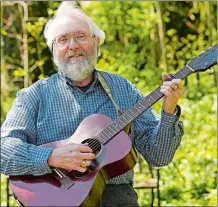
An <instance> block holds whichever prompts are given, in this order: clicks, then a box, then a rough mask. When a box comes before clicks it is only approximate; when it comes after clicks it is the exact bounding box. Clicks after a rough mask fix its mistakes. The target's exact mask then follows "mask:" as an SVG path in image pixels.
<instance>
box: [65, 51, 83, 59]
mask: <svg viewBox="0 0 218 207" xmlns="http://www.w3.org/2000/svg"><path fill="white" fill-rule="evenodd" d="M77 55H83V56H85V55H87V53H86V52H85V51H83V50H76V51H72V50H70V51H69V52H68V53H67V54H66V55H65V57H67V58H68V57H72V56H77Z"/></svg>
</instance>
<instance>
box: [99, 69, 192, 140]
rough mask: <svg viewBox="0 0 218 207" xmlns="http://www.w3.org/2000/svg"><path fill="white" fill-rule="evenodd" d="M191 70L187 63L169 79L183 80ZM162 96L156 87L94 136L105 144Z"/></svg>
mask: <svg viewBox="0 0 218 207" xmlns="http://www.w3.org/2000/svg"><path fill="white" fill-rule="evenodd" d="M192 72H193V70H192V69H191V68H190V66H189V65H186V66H185V67H184V68H182V69H181V70H180V71H179V72H177V73H176V74H175V75H173V76H172V77H171V78H170V79H169V80H172V79H175V78H176V79H181V80H183V79H184V78H186V77H187V76H188V75H189V74H191V73H192ZM163 96H164V94H163V93H161V92H160V87H158V88H156V89H155V90H154V91H153V92H151V93H150V94H149V95H147V96H146V97H144V98H143V99H141V100H140V101H139V102H138V103H137V104H136V105H135V106H133V107H132V108H130V109H129V110H127V111H126V112H124V113H123V114H122V115H121V116H120V117H119V118H118V119H117V120H115V121H113V122H112V123H110V124H109V125H108V126H107V127H106V128H105V129H104V130H103V131H101V132H100V133H99V134H98V135H97V136H96V137H97V139H98V140H99V141H100V142H101V143H102V144H105V143H107V142H108V141H110V140H111V139H112V138H113V137H114V136H115V135H116V134H118V133H119V132H120V131H122V130H123V129H124V128H125V127H126V126H127V125H128V124H130V123H131V122H133V121H134V120H135V119H136V118H137V117H139V116H140V115H141V114H143V113H144V112H145V111H146V110H147V109H148V108H149V107H151V106H152V105H153V104H155V103H156V102H157V101H158V100H159V99H161V98H162V97H163Z"/></svg>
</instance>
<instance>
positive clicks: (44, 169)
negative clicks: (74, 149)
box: [34, 147, 54, 175]
mask: <svg viewBox="0 0 218 207" xmlns="http://www.w3.org/2000/svg"><path fill="white" fill-rule="evenodd" d="M53 150H54V149H53V148H42V147H39V148H38V149H37V152H36V154H35V155H34V157H35V160H34V161H35V166H36V168H37V170H38V171H39V172H40V174H41V175H43V174H48V173H52V169H51V168H50V166H49V165H48V163H47V160H48V158H49V156H50V154H51V152H52V151H53Z"/></svg>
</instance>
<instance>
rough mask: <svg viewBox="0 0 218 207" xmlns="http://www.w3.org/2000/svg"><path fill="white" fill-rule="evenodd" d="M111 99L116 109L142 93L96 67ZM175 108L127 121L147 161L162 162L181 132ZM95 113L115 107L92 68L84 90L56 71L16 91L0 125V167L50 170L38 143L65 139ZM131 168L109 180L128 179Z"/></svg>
mask: <svg viewBox="0 0 218 207" xmlns="http://www.w3.org/2000/svg"><path fill="white" fill-rule="evenodd" d="M101 74H102V76H103V77H104V78H105V80H106V82H107V84H108V87H109V88H110V90H111V94H112V96H113V99H114V100H115V102H116V103H117V105H118V106H119V107H120V108H121V110H122V111H125V110H127V109H129V108H130V107H132V106H133V105H135V104H136V103H137V102H138V101H139V100H140V99H141V98H143V95H142V94H141V93H140V92H139V91H138V90H137V89H136V88H135V87H134V86H133V85H132V84H131V83H130V82H129V81H127V80H126V79H124V78H123V77H121V76H118V75H114V74H109V73H106V72H101ZM177 109H179V110H178V113H177V114H176V115H169V114H167V113H165V112H164V111H162V113H161V117H160V120H159V119H158V117H157V116H156V115H155V113H154V111H153V110H152V109H151V108H150V109H148V110H147V111H145V112H144V113H143V115H141V116H140V117H139V118H138V119H136V121H135V122H134V124H133V127H132V134H131V138H132V141H133V145H134V146H135V148H136V149H137V151H138V152H139V153H140V154H141V155H142V156H143V157H144V158H145V160H146V161H147V162H148V164H149V165H151V166H155V167H160V166H164V165H167V164H168V163H169V162H170V161H171V160H172V158H173V156H174V153H175V151H176V149H177V148H178V146H179V144H180V141H181V137H182V135H183V125H182V122H180V121H179V116H180V107H179V106H177ZM94 113H100V114H105V115H107V116H108V117H110V118H111V119H112V120H116V119H117V111H116V109H115V107H114V105H113V104H112V101H111V100H110V98H109V97H108V96H107V95H106V92H105V91H104V89H103V87H102V86H101V84H100V82H99V80H98V78H97V73H96V71H95V73H94V82H93V83H92V84H91V86H90V87H89V89H88V90H87V91H86V92H83V91H81V90H80V89H79V88H78V87H76V86H75V85H73V84H72V83H70V82H69V80H67V79H66V78H64V77H63V76H62V75H61V74H60V73H56V74H54V75H52V76H51V77H50V78H45V79H42V80H39V81H37V82H36V83H35V84H33V85H32V86H30V87H28V88H25V89H22V90H21V91H19V92H18V93H17V97H16V99H15V101H14V103H13V106H12V109H11V110H10V111H9V113H8V114H7V118H6V120H5V122H4V123H3V125H2V127H1V137H2V138H1V172H2V173H4V174H6V175H24V174H32V175H42V174H46V173H51V168H50V167H49V166H48V164H47V159H48V157H49V155H50V153H51V151H52V150H53V149H52V148H40V147H38V145H42V144H45V143H48V142H54V141H58V140H61V139H65V138H69V137H70V136H71V135H72V134H73V133H74V132H75V130H76V129H77V127H78V126H79V124H80V123H81V121H82V120H83V119H84V118H86V117H87V116H89V115H91V114H94ZM132 179H133V170H131V171H129V172H127V173H125V174H123V175H120V176H117V177H115V178H113V179H111V180H110V183H114V184H118V183H130V182H132Z"/></svg>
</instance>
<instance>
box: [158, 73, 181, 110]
mask: <svg viewBox="0 0 218 207" xmlns="http://www.w3.org/2000/svg"><path fill="white" fill-rule="evenodd" d="M169 78H170V77H169V75H168V74H167V73H165V72H164V73H162V81H163V85H162V86H161V87H160V88H161V89H160V92H162V93H163V94H164V95H165V96H164V98H163V106H162V108H163V110H164V112H166V113H168V114H174V113H175V109H176V105H177V103H178V100H179V98H180V97H181V96H182V94H183V83H182V80H181V79H173V80H171V81H167V80H168V79H169Z"/></svg>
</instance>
